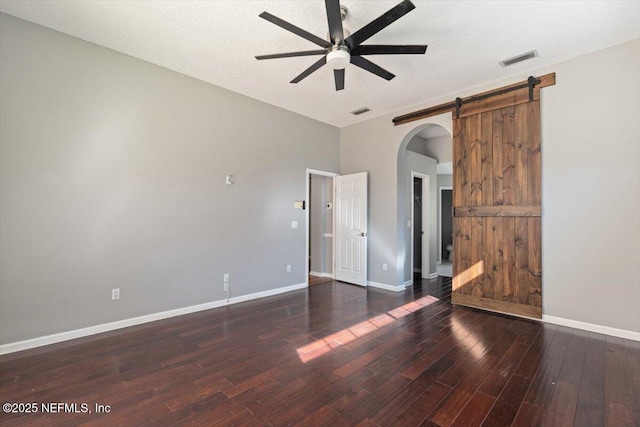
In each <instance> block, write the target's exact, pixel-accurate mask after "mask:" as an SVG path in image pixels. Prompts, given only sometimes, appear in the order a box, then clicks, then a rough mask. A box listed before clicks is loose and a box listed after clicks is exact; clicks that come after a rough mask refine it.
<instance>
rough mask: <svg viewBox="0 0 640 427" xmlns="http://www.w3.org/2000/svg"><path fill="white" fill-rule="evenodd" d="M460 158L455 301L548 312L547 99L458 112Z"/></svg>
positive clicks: (456, 186) (456, 129)
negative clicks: (544, 221)
mask: <svg viewBox="0 0 640 427" xmlns="http://www.w3.org/2000/svg"><path fill="white" fill-rule="evenodd" d="M454 117H455V115H454ZM453 156H454V159H453V161H454V175H453V187H454V189H453V206H454V220H453V221H454V241H453V251H454V262H453V267H454V274H453V275H454V278H453V285H452V286H453V293H452V297H451V299H452V302H453V303H454V304H461V305H467V306H472V307H478V308H483V309H488V310H495V311H501V312H505V313H512V314H516V315H520V316H527V317H536V318H540V317H542V286H541V278H542V271H541V229H540V200H541V181H540V175H541V173H540V172H541V169H540V101H539V100H534V101H528V102H524V103H520V104H518V105H513V106H508V107H505V108H498V109H495V110H492V111H483V112H480V113H478V114H472V115H467V116H466V117H460V118H454V143H453Z"/></svg>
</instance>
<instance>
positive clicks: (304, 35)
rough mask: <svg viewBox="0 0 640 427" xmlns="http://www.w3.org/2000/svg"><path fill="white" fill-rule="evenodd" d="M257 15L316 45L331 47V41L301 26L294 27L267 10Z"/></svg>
mask: <svg viewBox="0 0 640 427" xmlns="http://www.w3.org/2000/svg"><path fill="white" fill-rule="evenodd" d="M258 16H260V18H262V19H266V20H267V21H269V22H271V23H273V24H276V25H277V26H278V27H281V28H284V29H285V30H287V31H291V32H292V33H293V34H295V35H298V36H300V37H302V38H304V39H307V40H309V41H310V42H312V43H315V44H317V45H318V46H322V47H324V48H330V47H331V43H329V42H328V41H326V40H324V39H321V38H320V37H318V36H316V35H313V34H311V33H310V32H308V31H305V30H303V29H302V28H299V27H296V26H295V25H293V24H290V23H288V22H287V21H284V20H282V19H280V18H278V17H277V16H273V15H272V14H270V13H269V12H262V13H261V14H260V15H258Z"/></svg>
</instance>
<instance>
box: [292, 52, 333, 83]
mask: <svg viewBox="0 0 640 427" xmlns="http://www.w3.org/2000/svg"><path fill="white" fill-rule="evenodd" d="M326 63H327V57H326V55H325V56H323V57H322V58H320V59H319V60H317V61H316V62H314V63H313V65H312V66H311V67H309V68H307V69H306V70H304V71H303V72H302V73H300V75H298V76H297V77H296V78H295V79H293V80H291V83H298V82H299V81H301V80H302V79H304V78H305V77H307V76H308V75H309V74H311V73H313V72H314V71H316V70H317V69H318V68H320V67H322V66H323V65H324V64H326Z"/></svg>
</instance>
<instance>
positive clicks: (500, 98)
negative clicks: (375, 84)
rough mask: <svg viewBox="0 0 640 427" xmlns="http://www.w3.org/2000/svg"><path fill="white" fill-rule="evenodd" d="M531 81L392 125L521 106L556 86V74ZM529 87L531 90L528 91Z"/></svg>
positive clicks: (409, 116) (403, 118)
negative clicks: (543, 90) (439, 116)
mask: <svg viewBox="0 0 640 427" xmlns="http://www.w3.org/2000/svg"><path fill="white" fill-rule="evenodd" d="M533 81H534V84H533V85H532V84H531V83H530V81H529V80H525V81H523V82H518V83H514V84H511V85H508V86H503V87H501V88H498V89H493V90H490V91H487V92H482V93H479V94H477V95H473V96H468V97H466V98H458V99H457V100H456V101H457V102H456V101H452V102H447V103H445V104H440V105H436V106H435V107H430V108H425V109H424V110H418V111H414V112H413V113H409V114H404V115H402V116H398V117H394V119H393V124H394V125H395V126H398V125H402V124H405V123H409V122H413V121H416V120H421V119H425V118H427V117H431V116H435V115H438V114H442V113H447V112H449V111H451V112H453V113H454V116H456V110H457V117H465V116H469V115H472V114H478V113H481V112H484V111H491V110H496V109H498V108H504V107H508V106H511V105H518V104H523V103H525V102H528V101H531V100H536V99H540V89H542V88H543V87H547V86H553V85H555V84H556V73H550V74H545V75H544V76H540V77H538V78H536V79H534V80H533ZM530 87H531V89H532V90H530ZM454 118H455V117H454Z"/></svg>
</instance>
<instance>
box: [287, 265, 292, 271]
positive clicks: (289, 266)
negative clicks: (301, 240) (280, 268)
mask: <svg viewBox="0 0 640 427" xmlns="http://www.w3.org/2000/svg"><path fill="white" fill-rule="evenodd" d="M287 273H291V264H287Z"/></svg>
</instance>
